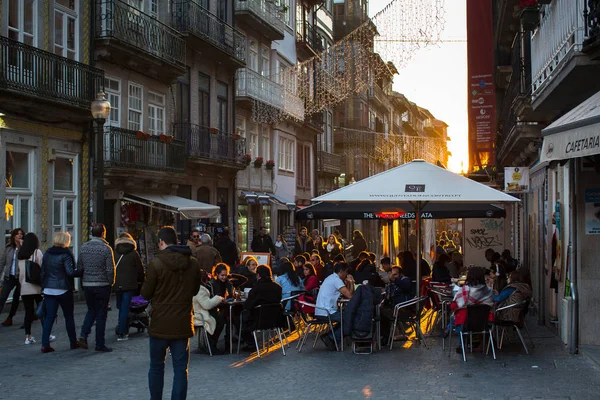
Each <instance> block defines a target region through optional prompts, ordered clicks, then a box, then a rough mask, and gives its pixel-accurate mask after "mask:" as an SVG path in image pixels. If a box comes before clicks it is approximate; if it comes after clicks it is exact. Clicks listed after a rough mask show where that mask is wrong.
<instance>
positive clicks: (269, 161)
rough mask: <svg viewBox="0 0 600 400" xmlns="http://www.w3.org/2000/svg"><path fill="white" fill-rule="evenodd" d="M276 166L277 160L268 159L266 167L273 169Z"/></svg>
mask: <svg viewBox="0 0 600 400" xmlns="http://www.w3.org/2000/svg"><path fill="white" fill-rule="evenodd" d="M274 167H275V160H267V163H266V164H265V168H267V169H273V168H274Z"/></svg>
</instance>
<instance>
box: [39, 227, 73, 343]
mask: <svg viewBox="0 0 600 400" xmlns="http://www.w3.org/2000/svg"><path fill="white" fill-rule="evenodd" d="M53 243H54V246H53V247H50V248H49V249H48V251H46V254H44V257H43V259H42V271H41V281H42V288H43V290H42V293H43V294H44V307H45V308H46V316H45V318H44V321H43V324H44V325H43V326H44V327H43V330H42V353H50V352H53V351H54V349H53V348H52V347H50V334H51V333H52V325H54V320H55V319H56V314H57V313H58V306H59V305H60V308H62V311H63V315H64V317H65V325H66V328H67V335H68V336H69V341H70V342H71V349H72V350H73V349H77V348H79V344H78V343H77V333H76V332H75V317H74V310H75V305H74V303H73V290H74V289H75V284H74V279H73V278H75V277H80V276H82V275H83V271H82V270H77V269H76V268H75V258H74V257H73V254H72V253H71V251H70V250H69V245H70V244H71V235H70V234H69V233H68V232H58V233H57V234H55V235H54V238H53Z"/></svg>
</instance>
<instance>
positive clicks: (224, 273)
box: [207, 263, 245, 352]
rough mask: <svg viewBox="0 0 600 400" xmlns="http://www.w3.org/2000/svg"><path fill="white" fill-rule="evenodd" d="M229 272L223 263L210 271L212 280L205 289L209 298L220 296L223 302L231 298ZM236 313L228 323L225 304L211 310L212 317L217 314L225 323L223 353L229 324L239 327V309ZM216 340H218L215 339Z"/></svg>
mask: <svg viewBox="0 0 600 400" xmlns="http://www.w3.org/2000/svg"><path fill="white" fill-rule="evenodd" d="M229 271H230V269H229V266H228V265H227V264H225V263H218V264H217V265H215V266H214V267H213V270H212V276H213V279H212V280H210V281H209V282H208V285H207V289H208V291H209V292H210V296H211V297H214V296H220V297H222V298H223V299H225V300H226V299H229V298H232V297H233V292H234V285H233V283H232V282H231V280H230V275H229ZM238 277H239V278H240V279H245V278H244V277H243V276H241V275H238ZM236 284H239V283H238V282H236ZM236 311H237V312H236V313H234V314H232V316H233V321H229V307H228V306H227V305H226V304H223V303H221V304H219V305H218V306H217V308H216V309H213V310H211V312H212V313H213V315H214V314H215V313H216V314H218V316H219V317H218V318H220V319H221V320H222V321H225V322H226V325H227V329H225V352H228V351H229V341H230V339H229V330H230V324H232V325H233V326H239V324H238V321H239V319H238V318H239V309H237V310H236ZM214 318H215V319H217V317H214ZM217 340H218V338H217ZM211 346H212V344H211Z"/></svg>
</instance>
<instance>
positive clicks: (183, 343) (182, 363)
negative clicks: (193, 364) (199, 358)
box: [148, 336, 190, 400]
mask: <svg viewBox="0 0 600 400" xmlns="http://www.w3.org/2000/svg"><path fill="white" fill-rule="evenodd" d="M169 348H170V349H171V359H172V361H173V390H172V391H171V399H172V400H185V398H186V397H187V386H188V364H189V362H190V340H189V339H157V338H153V337H152V336H150V371H149V372H148V386H149V388H150V400H161V399H162V396H163V386H164V383H165V361H166V359H167V350H168V349H169Z"/></svg>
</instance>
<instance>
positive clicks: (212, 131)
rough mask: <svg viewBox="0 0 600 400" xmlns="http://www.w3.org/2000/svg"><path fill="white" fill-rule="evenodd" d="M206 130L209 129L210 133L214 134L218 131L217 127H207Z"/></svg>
mask: <svg viewBox="0 0 600 400" xmlns="http://www.w3.org/2000/svg"><path fill="white" fill-rule="evenodd" d="M208 131H209V132H210V133H212V134H213V135H216V134H218V133H219V129H218V128H214V127H212V128H208Z"/></svg>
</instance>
